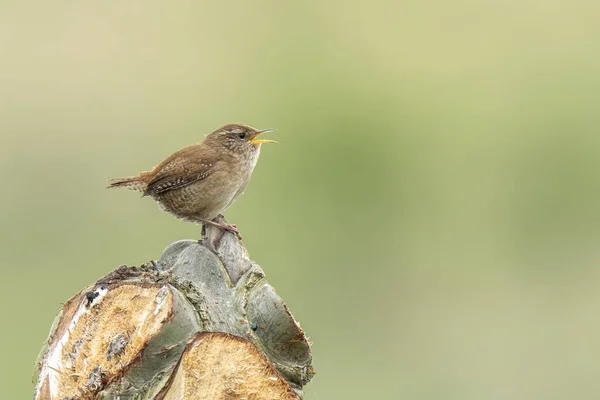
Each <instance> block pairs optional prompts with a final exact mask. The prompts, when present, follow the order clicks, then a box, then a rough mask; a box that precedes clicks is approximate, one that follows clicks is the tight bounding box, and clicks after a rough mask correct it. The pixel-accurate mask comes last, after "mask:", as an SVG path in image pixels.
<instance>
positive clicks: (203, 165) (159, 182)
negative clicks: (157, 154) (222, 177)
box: [144, 144, 217, 196]
mask: <svg viewBox="0 0 600 400" xmlns="http://www.w3.org/2000/svg"><path fill="white" fill-rule="evenodd" d="M198 146H201V144H199V145H192V146H188V147H186V148H184V149H181V150H179V151H177V152H175V153H173V154H172V155H171V156H169V157H168V158H166V159H165V160H164V161H163V162H161V163H160V164H158V165H157V166H156V167H155V168H154V171H153V172H154V178H152V180H151V181H150V182H148V186H147V187H146V190H145V191H144V195H145V196H152V195H155V194H160V193H164V192H167V191H169V190H175V189H179V188H182V187H184V186H187V185H190V184H192V183H194V182H197V181H201V180H203V179H206V178H207V177H209V176H210V175H212V173H213V172H215V170H216V168H215V167H216V164H217V160H216V158H215V157H214V156H213V155H212V152H211V153H208V152H205V151H199V149H198Z"/></svg>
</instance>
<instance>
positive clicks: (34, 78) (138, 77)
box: [0, 0, 600, 400]
mask: <svg viewBox="0 0 600 400" xmlns="http://www.w3.org/2000/svg"><path fill="white" fill-rule="evenodd" d="M596 3H597V2H594V1H591V0H589V1H586V0H576V1H573V2H569V3H566V2H557V1H543V2H542V1H534V0H518V1H517V0H508V1H503V2H489V1H483V2H475V1H465V0H458V1H454V2H446V1H441V0H438V1H429V2H422V1H416V0H410V1H405V2H398V1H372V2H366V1H365V2H358V1H342V0H338V1H328V2H323V1H302V2H284V1H277V2H275V1H245V2H198V1H182V2H162V1H155V0H150V1H149V0H144V1H141V0H135V1H116V0H106V1H101V2H100V1H96V2H73V1H52V2H47V1H46V2H45V1H41V0H37V1H35V0H34V1H29V2H27V1H18V2H17V1H1V2H0V183H1V185H2V186H1V187H2V188H1V193H2V195H1V196H0V254H1V255H2V261H1V264H0V273H1V276H0V277H1V279H2V288H1V290H0V312H1V313H2V314H1V315H2V319H1V321H2V322H1V329H0V335H1V336H0V339H1V343H2V345H3V349H4V350H3V352H2V359H3V362H2V363H0V386H1V388H2V396H1V397H2V398H6V399H24V398H30V397H31V394H32V384H31V381H30V376H31V372H32V369H33V363H34V360H35V358H36V355H37V352H38V351H39V349H40V347H41V345H42V342H43V340H44V339H45V337H46V335H47V333H48V330H49V328H50V324H51V322H52V319H53V317H54V315H55V313H56V312H57V311H58V310H59V309H60V307H61V303H62V302H64V301H65V300H66V299H68V298H69V297H70V296H71V295H73V294H74V293H76V292H77V291H79V290H80V289H81V288H82V287H84V286H85V285H87V284H89V283H91V282H93V281H95V280H96V279H97V278H99V277H101V276H103V275H104V274H106V273H108V272H109V271H111V270H112V269H113V268H115V267H117V266H118V265H120V264H133V265H139V264H141V263H143V262H145V261H148V260H150V259H156V258H158V257H159V256H160V253H161V251H162V249H163V248H164V247H165V246H167V245H168V244H169V243H171V242H173V241H175V240H178V239H183V238H197V237H198V236H199V232H200V228H199V226H195V225H191V224H186V223H183V222H180V221H177V220H176V219H174V218H172V217H171V216H169V215H167V214H165V213H162V212H160V211H159V210H158V208H157V206H156V205H155V204H154V203H153V202H152V201H151V200H149V199H147V198H146V199H140V198H139V194H135V193H132V192H129V191H126V190H123V191H107V190H105V189H104V185H105V182H106V179H107V178H109V177H115V176H123V175H130V174H134V173H137V172H138V171H140V170H144V169H149V168H151V167H152V166H153V165H154V164H156V163H158V162H159V161H160V160H162V158H163V157H165V156H167V155H168V154H170V153H171V152H173V151H175V150H177V149H179V148H180V147H183V146H185V145H187V144H190V143H194V142H197V141H200V140H201V139H202V138H203V137H204V134H205V133H208V132H209V131H211V130H213V129H215V128H216V127H218V126H220V125H222V124H225V123H229V122H243V123H247V124H250V125H253V126H256V127H259V128H270V127H274V128H277V132H276V133H274V134H272V135H270V138H273V139H277V140H279V142H280V144H278V145H268V146H265V147H264V148H263V153H262V157H261V159H260V161H259V163H258V166H257V169H256V170H255V174H254V178H253V181H252V182H251V184H250V186H249V188H248V190H247V191H246V194H245V195H244V196H243V197H242V198H240V199H239V200H238V202H237V203H236V204H235V205H234V206H233V207H232V208H231V209H230V210H228V211H227V212H226V215H227V217H228V219H229V220H230V222H233V223H237V224H238V226H239V227H240V230H241V232H242V233H243V234H244V237H245V243H246V245H247V247H248V249H249V250H250V252H251V255H252V257H253V258H254V259H255V260H257V261H258V262H259V263H260V264H261V265H262V266H263V268H264V269H265V271H266V273H267V276H268V279H269V281H270V282H271V283H272V285H273V286H275V287H276V289H277V291H278V292H279V294H280V295H281V296H282V297H283V298H284V299H285V300H286V302H287V304H288V306H289V307H290V308H291V310H292V312H293V313H294V315H295V317H296V318H297V319H298V320H299V321H300V322H301V324H302V327H303V328H304V329H305V330H306V332H307V333H308V335H309V336H310V338H311V341H312V342H313V343H314V345H313V355H314V366H315V368H316V370H317V375H316V376H315V378H314V379H313V381H312V382H311V383H310V384H309V385H308V386H307V387H306V397H305V398H306V399H307V400H326V399H357V400H358V399H363V400H364V399H457V400H470V399H472V400H476V399H477V400H479V399H509V398H510V399H526V400H529V399H576V398H577V399H584V398H597V397H598V396H600V379H599V372H598V367H597V365H598V359H599V358H600V339H599V337H600V322H599V321H600V320H599V318H598V316H599V315H600V291H599V290H598V282H599V279H600V269H599V268H598V264H599V261H600V247H599V246H598V239H599V236H600V224H599V222H600V221H599V220H600V207H599V201H598V200H599V196H600V179H599V177H598V170H599V168H600V158H599V156H598V155H599V151H600V134H599V132H598V126H599V123H600V113H599V112H598V107H599V103H600V95H599V94H598V93H599V91H600V74H599V71H600V52H599V51H598V43H600V25H599V24H598V20H599V19H600V8H598V6H597V4H596Z"/></svg>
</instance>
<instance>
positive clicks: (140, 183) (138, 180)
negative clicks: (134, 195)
mask: <svg viewBox="0 0 600 400" xmlns="http://www.w3.org/2000/svg"><path fill="white" fill-rule="evenodd" d="M146 186H147V184H146V182H144V180H143V178H142V177H141V176H140V175H138V176H129V177H126V178H114V179H110V180H109V181H108V186H106V188H107V189H111V188H116V187H126V188H128V189H132V190H137V191H138V192H143V191H144V190H146Z"/></svg>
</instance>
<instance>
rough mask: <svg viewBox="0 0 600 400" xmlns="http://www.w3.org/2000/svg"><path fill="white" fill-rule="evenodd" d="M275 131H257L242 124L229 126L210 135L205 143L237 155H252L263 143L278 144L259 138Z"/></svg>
mask: <svg viewBox="0 0 600 400" xmlns="http://www.w3.org/2000/svg"><path fill="white" fill-rule="evenodd" d="M273 130H274V129H256V128H253V127H251V126H248V125H242V124H229V125H225V126H222V127H220V128H219V129H217V130H216V131H214V132H212V133H209V134H208V135H207V136H206V139H205V140H204V141H205V142H207V143H208V144H211V145H213V146H222V147H224V148H226V149H228V150H229V151H232V152H235V153H241V154H252V153H254V152H257V151H258V150H259V149H260V146H261V145H262V144H263V143H277V142H275V141H274V140H269V139H260V138H259V137H260V136H261V135H262V134H263V133H266V132H271V131H273Z"/></svg>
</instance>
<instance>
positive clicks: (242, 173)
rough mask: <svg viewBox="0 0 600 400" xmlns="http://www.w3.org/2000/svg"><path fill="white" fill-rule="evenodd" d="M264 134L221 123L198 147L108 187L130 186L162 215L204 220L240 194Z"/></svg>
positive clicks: (179, 153)
mask: <svg viewBox="0 0 600 400" xmlns="http://www.w3.org/2000/svg"><path fill="white" fill-rule="evenodd" d="M261 133H262V131H258V130H256V129H254V128H252V127H250V126H247V125H241V124H230V125H225V126H223V127H221V128H219V129H217V130H216V131H214V132H212V133H211V134H209V135H208V136H207V137H206V139H205V140H204V141H202V142H200V143H197V144H193V145H191V146H187V147H185V148H183V149H181V150H179V151H177V152H175V153H173V154H171V155H170V156H169V157H167V158H166V159H164V160H163V161H162V162H161V163H159V164H158V165H157V166H156V167H154V168H153V169H152V170H151V171H144V172H141V173H139V174H138V175H136V176H134V177H128V178H118V179H114V180H112V181H111V182H109V185H108V187H109V188H113V187H128V188H131V189H135V190H138V191H141V192H142V193H143V194H144V196H151V197H152V198H154V199H155V200H156V201H157V202H158V203H159V205H160V206H161V207H162V208H163V209H165V210H166V211H168V212H170V213H172V214H174V215H175V216H177V217H179V218H182V219H185V220H189V221H194V222H207V221H210V220H212V219H213V218H215V217H216V216H217V215H218V214H219V213H220V212H222V211H223V210H225V209H226V208H227V207H229V206H230V205H231V204H232V203H233V202H234V201H235V200H236V199H237V197H239V195H241V194H242V192H243V191H244V189H245V188H246V186H247V185H248V182H249V181H250V176H251V175H252V171H253V169H254V166H255V164H256V161H257V159H258V156H259V153H260V144H261V143H262V142H265V141H261V140H256V139H255V138H256V137H258V135H260V134H261Z"/></svg>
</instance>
